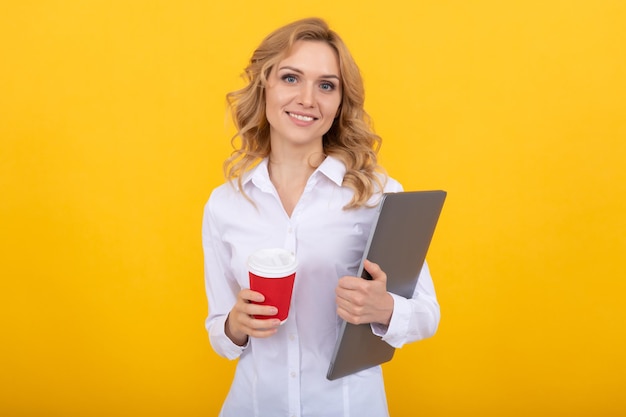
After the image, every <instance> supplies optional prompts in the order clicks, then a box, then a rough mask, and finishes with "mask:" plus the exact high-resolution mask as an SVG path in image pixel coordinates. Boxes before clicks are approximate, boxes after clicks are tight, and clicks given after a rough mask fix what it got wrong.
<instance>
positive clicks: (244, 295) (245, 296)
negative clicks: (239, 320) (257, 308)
mask: <svg viewBox="0 0 626 417" xmlns="http://www.w3.org/2000/svg"><path fill="white" fill-rule="evenodd" d="M239 297H240V298H241V299H242V300H243V301H245V302H255V303H262V302H263V301H265V296H264V295H263V294H261V293H260V292H258V291H253V290H250V289H243V290H241V291H239Z"/></svg>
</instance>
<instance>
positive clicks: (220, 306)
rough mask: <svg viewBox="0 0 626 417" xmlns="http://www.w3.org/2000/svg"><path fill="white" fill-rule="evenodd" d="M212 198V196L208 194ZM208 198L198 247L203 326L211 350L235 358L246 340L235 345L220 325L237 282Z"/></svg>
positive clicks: (225, 315) (224, 320)
mask: <svg viewBox="0 0 626 417" xmlns="http://www.w3.org/2000/svg"><path fill="white" fill-rule="evenodd" d="M212 198H213V197H212ZM211 204H212V201H211V199H209V201H208V202H207V204H206V205H205V207H204V215H203V219H202V248H203V251H204V283H205V289H206V294H207V299H208V303H209V314H208V317H207V319H206V321H205V326H206V329H207V332H208V334H209V341H210V342H211V346H212V347H213V350H215V352H216V353H217V354H218V355H220V356H223V357H225V358H228V359H236V358H238V357H239V356H240V355H241V354H242V353H243V351H244V350H245V348H246V347H247V344H246V345H244V346H239V345H237V344H235V343H233V341H232V340H230V338H229V337H228V336H226V332H225V331H224V325H225V323H226V318H227V317H228V314H229V313H230V310H231V309H232V307H233V306H234V305H235V301H236V300H237V294H238V292H239V291H240V286H239V284H238V283H237V280H236V279H235V278H234V277H233V275H232V274H231V273H230V272H229V269H228V268H227V266H228V265H229V259H230V256H229V249H228V248H227V247H226V245H225V244H224V243H223V240H222V239H221V238H220V234H219V230H218V227H217V222H216V221H215V218H214V213H213V212H212V210H211V207H212V205H211Z"/></svg>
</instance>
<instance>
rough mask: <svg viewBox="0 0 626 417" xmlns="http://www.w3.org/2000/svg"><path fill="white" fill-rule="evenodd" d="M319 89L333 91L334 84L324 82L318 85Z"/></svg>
mask: <svg viewBox="0 0 626 417" xmlns="http://www.w3.org/2000/svg"><path fill="white" fill-rule="evenodd" d="M320 88H321V89H322V90H324V91H333V90H334V89H335V84H333V83H331V82H328V81H324V82H323V83H321V84H320Z"/></svg>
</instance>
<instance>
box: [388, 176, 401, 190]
mask: <svg viewBox="0 0 626 417" xmlns="http://www.w3.org/2000/svg"><path fill="white" fill-rule="evenodd" d="M385 179H386V181H385V188H384V192H385V193H398V192H401V191H404V188H403V187H402V184H400V183H399V182H398V181H397V180H396V179H395V178H392V177H389V176H386V177H385Z"/></svg>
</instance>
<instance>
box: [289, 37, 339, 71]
mask: <svg viewBox="0 0 626 417" xmlns="http://www.w3.org/2000/svg"><path fill="white" fill-rule="evenodd" d="M285 66H288V67H292V68H295V69H298V70H301V71H303V72H311V73H315V72H320V73H323V74H328V75H335V76H340V75H341V74H340V69H339V56H338V55H337V52H336V51H335V49H334V48H333V47H332V46H330V45H329V44H328V43H326V42H323V41H305V40H301V41H297V42H296V43H294V44H293V46H292V47H291V49H290V50H289V51H288V52H287V53H286V54H285V55H284V56H283V58H282V59H281V60H280V61H279V62H278V65H277V68H278V69H279V70H280V69H281V68H282V67H285Z"/></svg>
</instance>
